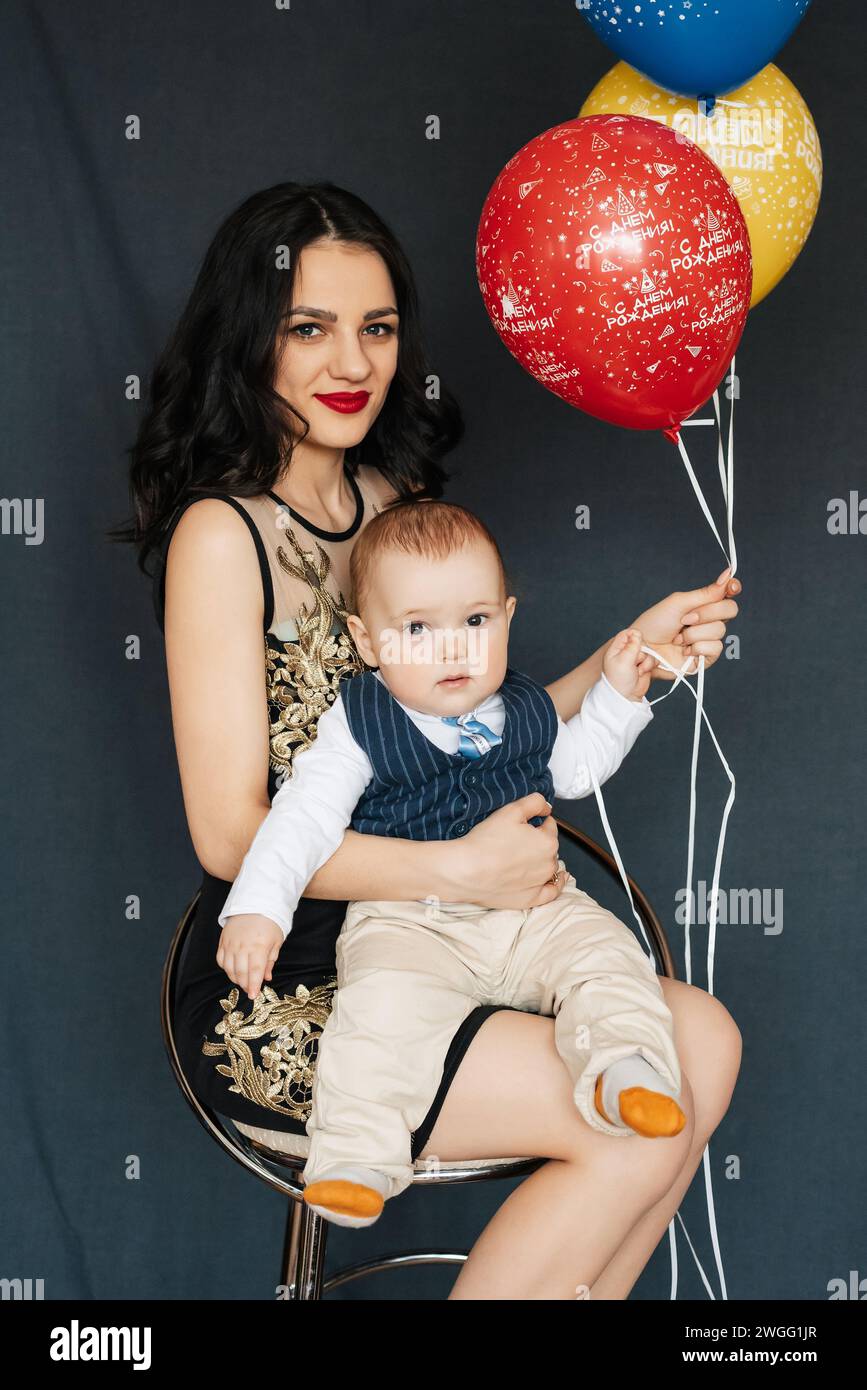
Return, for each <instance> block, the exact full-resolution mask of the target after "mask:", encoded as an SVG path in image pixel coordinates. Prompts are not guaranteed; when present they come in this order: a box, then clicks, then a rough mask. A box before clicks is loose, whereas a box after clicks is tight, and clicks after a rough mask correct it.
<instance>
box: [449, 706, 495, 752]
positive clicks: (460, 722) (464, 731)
mask: <svg viewBox="0 0 867 1390" xmlns="http://www.w3.org/2000/svg"><path fill="white" fill-rule="evenodd" d="M440 718H441V719H442V721H443V723H444V724H456V725H457V727H458V728H459V729H460V730H461V738H460V743H459V745H458V752H459V753H462V754H463V756H464V757H465V758H481V757H482V756H483V755H484V754H485V753H489V752H490V750H491V749H492V748H495V747H496V745H497V744H498V743H502V742H503V740H502V738H501V737H500V735H499V734H495V733H494V731H493V729H489V728H488V726H487V724H483V723H482V721H481V719H472V718H471V717H470V715H468V714H443V715H441V716H440Z"/></svg>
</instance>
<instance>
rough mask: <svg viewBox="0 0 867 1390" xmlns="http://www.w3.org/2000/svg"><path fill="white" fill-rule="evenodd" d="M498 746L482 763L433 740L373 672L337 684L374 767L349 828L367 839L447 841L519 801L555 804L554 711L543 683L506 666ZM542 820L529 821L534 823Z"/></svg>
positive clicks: (352, 728) (357, 738)
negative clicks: (539, 798) (534, 795)
mask: <svg viewBox="0 0 867 1390" xmlns="http://www.w3.org/2000/svg"><path fill="white" fill-rule="evenodd" d="M499 693H500V695H501V696H502V699H503V705H504V707H505V725H504V727H503V735H502V737H503V741H502V743H498V744H497V745H496V746H495V747H494V748H492V749H490V751H489V752H487V753H485V754H484V756H483V757H481V758H465V757H464V756H463V755H462V754H460V753H446V752H444V751H443V749H442V748H438V747H437V746H436V744H435V743H431V741H430V739H429V738H426V737H425V735H424V734H423V733H422V731H421V729H419V728H418V726H417V725H416V724H414V723H413V722H412V720H411V719H410V717H409V715H408V714H407V713H406V710H404V709H402V708H401V706H400V704H399V703H398V702H397V700H395V698H394V696H393V695H392V694H391V691H390V690H389V689H388V688H387V686H385V685H383V683H382V681H380V680H379V679H378V677H377V676H376V675H375V673H374V672H373V671H371V670H367V671H363V672H361V674H360V675H357V676H351V677H350V678H349V679H348V680H344V681H343V682H341V685H340V697H341V700H342V702H343V705H344V708H345V710H346V718H347V722H348V724H349V730H350V733H351V734H352V736H353V738H354V739H355V741H356V743H358V744H359V745H360V747H361V748H363V749H364V751H365V753H366V754H367V756H368V758H369V759H370V763H371V766H372V768H373V778H372V780H371V782H370V785H369V786H368V787H367V789H366V790H365V791H364V792H363V793H362V796H361V800H360V801H359V802H358V805H357V806H356V808H355V811H354V813H353V816H352V820H351V822H350V825H351V827H352V829H353V830H357V831H359V832H360V833H361V834H364V835H392V836H394V837H396V838H398V839H403V840H452V839H455V838H456V837H457V836H459V835H466V834H467V832H468V831H470V830H472V828H473V826H474V825H476V824H478V822H479V821H481V820H484V819H485V817H486V816H489V815H490V814H491V812H492V811H496V810H499V808H500V807H501V806H505V805H506V804H507V803H508V802H510V801H515V800H516V799H517V798H518V797H521V796H528V795H529V793H530V792H542V794H543V795H544V796H545V797H546V798H547V800H548V801H551V800H553V790H554V784H553V778H552V776H551V773H550V771H549V769H548V763H549V761H550V758H551V751H552V749H553V747H554V740H555V738H556V736H557V711H556V709H555V708H554V703H553V701H552V699H551V697H550V695H549V694H548V692H547V690H545V689H544V687H543V686H541V685H538V684H537V683H536V681H534V680H532V679H531V678H530V677H529V676H525V675H523V674H522V673H521V672H520V671H515V670H513V669H512V667H511V666H507V667H506V675H505V679H504V681H503V684H502V685H501V686H500V691H499ZM542 819H543V817H541V816H534V817H533V818H532V820H531V822H530V823H531V824H533V825H539V824H540V823H541V821H542Z"/></svg>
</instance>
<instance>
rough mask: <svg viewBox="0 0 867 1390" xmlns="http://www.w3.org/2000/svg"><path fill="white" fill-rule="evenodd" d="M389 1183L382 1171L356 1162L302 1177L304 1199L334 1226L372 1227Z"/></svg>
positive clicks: (387, 1190)
mask: <svg viewBox="0 0 867 1390" xmlns="http://www.w3.org/2000/svg"><path fill="white" fill-rule="evenodd" d="M390 1186H391V1185H390V1183H389V1180H388V1178H387V1177H386V1176H385V1174H384V1173H378V1172H376V1170H375V1169H374V1168H362V1167H360V1166H358V1165H356V1164H343V1165H341V1166H340V1167H339V1168H330V1169H328V1171H327V1172H326V1173H324V1174H323V1175H322V1176H321V1177H318V1178H314V1179H313V1181H312V1182H307V1181H306V1180H305V1186H304V1193H303V1196H304V1201H305V1202H306V1203H307V1205H308V1206H309V1207H312V1208H313V1210H314V1211H316V1212H318V1213H319V1215H320V1216H323V1217H324V1218H325V1220H326V1221H332V1222H333V1223H334V1224H335V1226H372V1225H373V1223H374V1221H376V1220H378V1219H379V1217H380V1215H381V1214H382V1208H383V1206H384V1205H385V1199H386V1197H387V1196H388V1194H389V1191H390Z"/></svg>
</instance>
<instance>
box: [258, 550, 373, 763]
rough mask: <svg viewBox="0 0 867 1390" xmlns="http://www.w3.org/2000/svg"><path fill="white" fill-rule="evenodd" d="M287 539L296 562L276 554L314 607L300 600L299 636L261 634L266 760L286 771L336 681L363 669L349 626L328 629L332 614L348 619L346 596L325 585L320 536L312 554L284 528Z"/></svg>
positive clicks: (312, 733) (308, 739)
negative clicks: (285, 639) (267, 717)
mask: <svg viewBox="0 0 867 1390" xmlns="http://www.w3.org/2000/svg"><path fill="white" fill-rule="evenodd" d="M286 538H287V540H288V541H289V543H290V545H291V546H292V549H293V550H294V551H295V555H296V557H297V559H298V564H293V563H292V561H291V560H290V559H289V557H288V556H287V554H286V551H285V550H284V549H283V547H282V545H281V546H279V547H278V549H277V559H278V561H279V564H280V566H281V568H282V569H284V570H285V571H286V573H287V574H289V575H291V576H292V578H293V579H299V580H301V581H302V582H305V583H306V584H307V585H308V587H309V588H310V591H311V594H312V597H313V608H312V610H308V609H307V607H306V606H305V605H304V604H302V605H301V609H300V612H299V614H298V620H297V626H298V640H297V641H291V642H287V643H286V644H285V647H283V646H281V645H278V643H277V641H275V639H274V637H273V634H270V633H267V634H266V636H265V673H266V674H265V680H266V685H267V695H268V702H269V705H270V713H271V720H270V723H269V744H270V765H271V767H272V769H273V770H274V771H275V772H282V773H283V774H284V776H285V775H286V774H288V773H289V772H290V771H291V764H292V754H293V751H294V749H295V748H298V747H301V748H306V747H308V746H309V745H310V744H311V743H313V741H314V740H315V738H316V725H317V722H318V720H319V716H320V714H322V713H323V712H324V711H325V710H326V709H328V708H329V706H330V705H333V704H334V701H335V699H336V697H337V694H338V689H339V686H340V682H341V681H342V680H343V679H344V678H345V677H346V676H354V675H357V674H358V673H359V672H360V671H363V670H364V669H365V666H364V662H363V661H362V659H361V657H360V656H359V654H358V651H357V648H356V646H355V643H354V641H353V640H352V636H351V634H350V632H349V631H348V629H344V631H343V632H339V633H332V631H331V627H332V623H333V622H334V620H335V619H336V620H337V621H338V622H339V623H342V624H345V622H346V600H345V599H344V597H343V594H342V593H341V591H340V590H338V595H337V598H336V599H335V598H334V596H333V594H331V593H330V592H329V590H328V589H327V588H326V586H325V580H326V579H327V577H328V572H329V570H330V569H331V560H330V558H329V557H328V555H327V554H326V553H325V551H324V550H323V549H322V546H321V545H320V544H319V542H318V541H316V542H315V546H316V553H315V554H314V552H313V551H312V550H310V551H305V550H302V549H301V546H300V545H299V544H298V541H297V540H296V538H295V535H294V533H293V531H292V530H291V529H290V528H288V527H287V528H286ZM275 715H276V717H275Z"/></svg>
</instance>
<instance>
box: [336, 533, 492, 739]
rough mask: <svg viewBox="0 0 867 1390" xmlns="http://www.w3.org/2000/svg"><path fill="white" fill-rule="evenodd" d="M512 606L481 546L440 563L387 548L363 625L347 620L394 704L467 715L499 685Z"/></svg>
mask: <svg viewBox="0 0 867 1390" xmlns="http://www.w3.org/2000/svg"><path fill="white" fill-rule="evenodd" d="M515 603H516V599H515V598H514V596H511V597H508V598H507V597H506V594H505V592H504V590H503V584H502V580H501V578H500V567H499V565H498V563H497V557H496V555H495V554H494V552H493V551H492V550H491V547H490V546H489V545H488V544H487V543H485V542H483V541H481V540H480V541H478V542H475V543H473V544H472V545H467V546H464V547H463V548H462V549H460V550H457V551H455V552H454V553H453V554H452V555H449V556H447V557H446V558H445V559H443V560H432V559H426V558H425V557H424V556H421V555H404V554H402V553H400V552H399V551H394V550H388V551H385V552H384V553H383V554H382V555H380V556H379V557H378V558H377V561H376V567H375V570H374V572H373V573H372V574H371V582H370V585H369V588H368V591H367V598H366V602H365V613H364V621H361V619H360V618H359V617H356V616H355V615H352V616H351V617H350V618H349V627H350V630H351V632H352V635H353V637H354V638H355V641H356V645H357V646H358V649H359V651H360V653H361V655H362V657H363V658H364V660H365V661H366V662H367V664H368V665H369V666H378V667H379V670H380V674H381V675H382V678H383V680H384V681H385V683H386V684H387V686H388V688H389V690H390V691H391V693H392V694H393V695H394V696H395V698H396V699H398V700H400V701H401V702H402V703H403V704H405V705H409V706H411V708H413V709H417V710H421V711H422V712H424V713H425V714H438V715H443V714H466V713H467V712H468V711H469V710H472V709H475V707H476V705H479V704H481V702H482V700H484V699H485V698H486V696H488V695H492V694H493V692H494V691H495V690H498V689H499V687H500V686H501V685H502V683H503V680H504V678H505V674H506V666H507V664H508V638H509V625H510V623H511V621H512V614H513V613H514V611H515Z"/></svg>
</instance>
